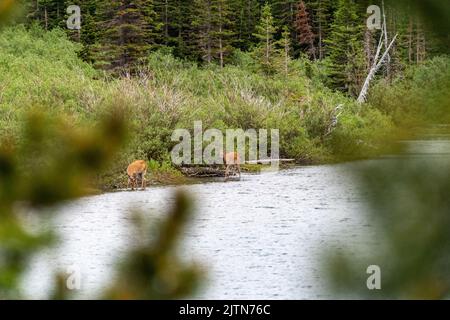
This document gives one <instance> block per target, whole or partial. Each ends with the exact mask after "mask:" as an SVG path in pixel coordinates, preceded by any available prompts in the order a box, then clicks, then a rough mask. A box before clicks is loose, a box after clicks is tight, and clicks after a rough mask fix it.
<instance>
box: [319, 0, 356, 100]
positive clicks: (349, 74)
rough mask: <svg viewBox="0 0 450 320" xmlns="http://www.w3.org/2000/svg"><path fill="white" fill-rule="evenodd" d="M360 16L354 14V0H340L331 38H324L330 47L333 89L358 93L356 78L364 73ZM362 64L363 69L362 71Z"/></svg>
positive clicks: (330, 71) (330, 70)
mask: <svg viewBox="0 0 450 320" xmlns="http://www.w3.org/2000/svg"><path fill="white" fill-rule="evenodd" d="M362 26H363V19H361V18H360V17H359V16H358V14H357V7H356V4H355V2H354V1H353V0H339V2H338V7H337V10H336V12H335V17H334V22H333V24H332V31H331V34H330V38H329V39H328V40H326V44H327V45H328V47H329V66H328V67H329V73H330V84H331V86H332V87H333V88H335V89H338V90H341V91H343V92H347V93H350V94H357V91H358V89H359V88H358V86H359V85H360V84H358V83H356V78H358V79H359V78H360V77H359V74H360V73H361V72H364V70H365V68H364V62H363V63H362V64H363V66H361V57H362V60H364V58H363V57H364V53H363V52H362V51H363V50H362V49H363V45H362V44H363V40H362V29H363V28H362ZM361 67H362V70H361Z"/></svg>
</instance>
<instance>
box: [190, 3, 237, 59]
mask: <svg viewBox="0 0 450 320" xmlns="http://www.w3.org/2000/svg"><path fill="white" fill-rule="evenodd" d="M194 4H195V8H196V15H195V18H194V19H193V22H192V26H193V28H194V30H195V34H196V44H197V49H198V51H199V54H200V56H201V59H202V60H203V61H206V62H207V63H211V62H213V61H214V60H215V59H218V60H219V64H220V65H221V66H222V67H223V65H224V60H225V57H226V56H227V55H228V54H229V53H230V52H231V50H232V47H231V45H230V41H229V39H230V37H231V35H232V32H231V28H230V26H231V20H230V19H229V16H230V10H229V6H228V3H227V1H225V0H195V1H194Z"/></svg>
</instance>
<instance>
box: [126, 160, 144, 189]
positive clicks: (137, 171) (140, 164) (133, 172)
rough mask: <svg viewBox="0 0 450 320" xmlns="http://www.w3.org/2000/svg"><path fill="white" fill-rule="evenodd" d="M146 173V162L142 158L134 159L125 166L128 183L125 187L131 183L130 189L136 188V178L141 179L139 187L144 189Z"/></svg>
mask: <svg viewBox="0 0 450 320" xmlns="http://www.w3.org/2000/svg"><path fill="white" fill-rule="evenodd" d="M146 173H147V162H146V161H144V160H136V161H134V162H133V163H131V164H130V165H129V166H128V168H127V175H128V184H127V189H128V188H129V187H130V184H131V191H134V189H135V188H136V189H137V180H138V178H140V179H141V188H142V190H145V175H146Z"/></svg>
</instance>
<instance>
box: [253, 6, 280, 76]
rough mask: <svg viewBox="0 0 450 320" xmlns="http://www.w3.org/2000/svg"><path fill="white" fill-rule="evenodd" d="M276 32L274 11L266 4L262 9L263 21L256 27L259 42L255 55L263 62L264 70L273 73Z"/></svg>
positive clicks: (255, 34) (256, 36)
mask: <svg viewBox="0 0 450 320" xmlns="http://www.w3.org/2000/svg"><path fill="white" fill-rule="evenodd" d="M275 32H276V29H275V25H274V19H273V16H272V9H271V7H270V5H269V4H268V3H267V2H266V4H265V5H264V6H263V8H262V13H261V19H260V21H259V23H258V25H257V26H256V29H255V33H254V36H255V38H256V39H257V40H258V46H257V47H256V50H255V52H254V53H255V54H256V56H257V58H258V60H259V61H260V62H261V65H262V67H263V70H264V71H265V72H268V73H271V72H272V71H273V67H274V65H273V60H274V58H275V57H274V55H275V48H274V34H275Z"/></svg>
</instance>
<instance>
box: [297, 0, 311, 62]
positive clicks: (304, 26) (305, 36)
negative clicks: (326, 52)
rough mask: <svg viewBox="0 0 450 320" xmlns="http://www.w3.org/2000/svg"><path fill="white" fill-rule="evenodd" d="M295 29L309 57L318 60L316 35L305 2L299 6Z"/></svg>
mask: <svg viewBox="0 0 450 320" xmlns="http://www.w3.org/2000/svg"><path fill="white" fill-rule="evenodd" d="M295 28H296V30H297V37H298V41H299V43H300V45H302V46H304V47H305V49H306V52H307V53H308V55H309V56H310V57H312V58H313V59H314V60H316V47H315V44H314V40H315V34H314V33H313V31H312V27H311V23H310V19H309V14H308V11H307V10H306V6H305V3H304V2H303V1H300V3H299V4H298V8H297V14H296V18H295Z"/></svg>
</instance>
